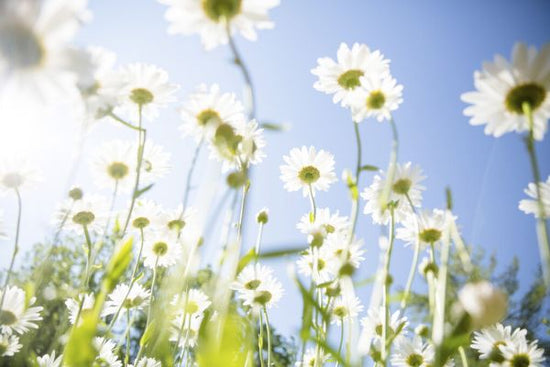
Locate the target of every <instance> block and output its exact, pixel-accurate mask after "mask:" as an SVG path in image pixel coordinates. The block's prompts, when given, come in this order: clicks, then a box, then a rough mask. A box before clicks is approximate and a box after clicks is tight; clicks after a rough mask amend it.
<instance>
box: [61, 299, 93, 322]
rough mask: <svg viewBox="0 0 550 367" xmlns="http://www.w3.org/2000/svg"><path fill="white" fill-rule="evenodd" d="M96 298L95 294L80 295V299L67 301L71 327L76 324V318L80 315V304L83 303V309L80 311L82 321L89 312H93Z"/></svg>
mask: <svg viewBox="0 0 550 367" xmlns="http://www.w3.org/2000/svg"><path fill="white" fill-rule="evenodd" d="M94 302H95V297H94V294H93V293H85V294H79V295H78V299H74V298H69V299H67V300H65V306H67V309H68V310H69V321H70V322H71V325H74V323H75V322H76V316H77V315H78V313H79V309H80V303H82V308H81V309H80V319H82V315H83V314H84V313H85V312H86V311H87V310H91V309H92V308H93V307H94Z"/></svg>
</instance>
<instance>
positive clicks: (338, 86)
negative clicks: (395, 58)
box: [311, 43, 390, 103]
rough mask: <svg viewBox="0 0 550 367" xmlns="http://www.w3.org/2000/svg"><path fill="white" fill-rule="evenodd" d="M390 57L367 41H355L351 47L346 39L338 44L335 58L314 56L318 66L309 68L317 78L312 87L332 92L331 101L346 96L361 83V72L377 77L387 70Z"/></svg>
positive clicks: (345, 97)
mask: <svg viewBox="0 0 550 367" xmlns="http://www.w3.org/2000/svg"><path fill="white" fill-rule="evenodd" d="M389 63H390V60H388V59H385V58H384V55H382V54H381V53H380V51H378V50H376V51H371V50H370V49H369V47H368V46H367V45H364V44H359V43H354V44H353V46H352V47H351V49H350V48H349V46H348V45H347V44H345V43H341V44H340V47H339V48H338V53H337V60H336V61H335V60H333V59H332V58H330V57H322V58H319V59H317V67H316V68H314V69H312V70H311V73H312V74H313V75H316V76H317V77H318V78H319V80H317V81H316V82H315V84H313V87H314V88H315V89H317V90H318V91H320V92H324V93H326V94H334V96H333V98H332V100H333V102H334V103H340V102H344V101H345V100H349V99H350V96H353V94H354V93H357V91H358V90H359V87H360V86H361V81H360V78H361V77H362V76H364V75H371V76H372V77H377V78H380V77H382V76H384V75H386V74H388V73H389Z"/></svg>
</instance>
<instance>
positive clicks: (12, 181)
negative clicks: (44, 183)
mask: <svg viewBox="0 0 550 367" xmlns="http://www.w3.org/2000/svg"><path fill="white" fill-rule="evenodd" d="M39 181H40V175H39V173H38V170H37V169H36V168H35V167H34V166H33V165H32V164H31V162H30V161H29V160H28V159H26V158H15V157H12V158H9V159H3V160H2V161H1V162H0V193H1V192H2V191H6V192H7V191H10V190H18V191H21V190H26V189H29V188H32V187H34V186H36V184H37V183H38V182H39Z"/></svg>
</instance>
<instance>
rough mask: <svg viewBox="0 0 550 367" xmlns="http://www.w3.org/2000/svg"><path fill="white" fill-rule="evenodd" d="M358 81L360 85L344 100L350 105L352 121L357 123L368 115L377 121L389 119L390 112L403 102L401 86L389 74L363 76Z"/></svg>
mask: <svg viewBox="0 0 550 367" xmlns="http://www.w3.org/2000/svg"><path fill="white" fill-rule="evenodd" d="M360 81H361V87H360V88H358V90H357V93H355V94H354V95H353V96H352V97H350V100H349V101H348V102H346V103H348V104H349V105H350V106H351V114H352V117H353V121H355V122H357V123H359V122H362V121H363V120H365V119H366V118H369V117H375V118H376V120H378V121H379V122H382V121H384V120H389V119H391V112H392V111H395V110H396V109H397V108H398V107H399V105H400V104H401V102H403V86H402V85H401V84H397V81H396V80H395V79H394V78H392V77H391V76H389V75H388V76H385V77H382V78H380V77H368V76H363V77H361V79H360Z"/></svg>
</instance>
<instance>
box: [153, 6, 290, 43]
mask: <svg viewBox="0 0 550 367" xmlns="http://www.w3.org/2000/svg"><path fill="white" fill-rule="evenodd" d="M159 2H160V3H162V4H165V5H167V6H168V10H167V11H166V13H165V18H166V20H167V21H168V22H169V23H170V26H169V27H168V33H170V34H183V35H190V34H193V33H198V34H199V35H200V36H201V40H202V44H203V46H204V47H205V48H206V49H207V50H211V49H213V48H215V47H216V46H219V45H224V44H227V42H228V35H227V27H229V32H230V33H231V34H232V35H233V34H234V33H240V34H241V35H242V36H243V37H244V38H246V39H248V40H250V41H255V40H256V38H257V34H256V29H271V28H273V26H274V24H273V22H272V21H271V20H270V19H269V17H268V11H269V10H271V9H272V8H274V7H276V6H278V5H279V3H280V0H201V1H199V0H159Z"/></svg>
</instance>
